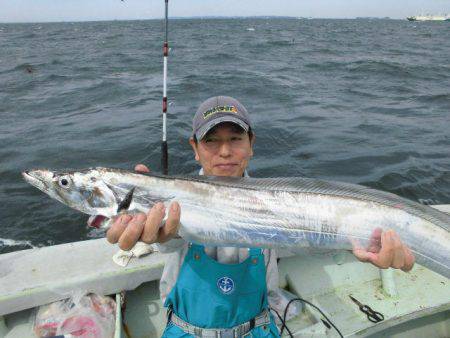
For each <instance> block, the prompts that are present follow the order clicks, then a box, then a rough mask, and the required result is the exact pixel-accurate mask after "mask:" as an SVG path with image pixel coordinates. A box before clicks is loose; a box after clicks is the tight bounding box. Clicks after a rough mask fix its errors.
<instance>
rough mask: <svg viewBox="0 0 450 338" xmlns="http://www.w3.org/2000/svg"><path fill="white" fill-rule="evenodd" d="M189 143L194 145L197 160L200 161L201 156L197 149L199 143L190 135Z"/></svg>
mask: <svg viewBox="0 0 450 338" xmlns="http://www.w3.org/2000/svg"><path fill="white" fill-rule="evenodd" d="M189 144H190V145H191V147H192V150H193V151H194V154H195V160H196V161H197V162H198V161H200V157H199V156H198V151H197V143H195V141H194V138H193V137H190V138H189Z"/></svg>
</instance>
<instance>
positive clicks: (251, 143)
mask: <svg viewBox="0 0 450 338" xmlns="http://www.w3.org/2000/svg"><path fill="white" fill-rule="evenodd" d="M255 139H256V136H255V134H254V133H252V137H251V138H250V149H251V152H250V157H252V156H253V145H254V144H255Z"/></svg>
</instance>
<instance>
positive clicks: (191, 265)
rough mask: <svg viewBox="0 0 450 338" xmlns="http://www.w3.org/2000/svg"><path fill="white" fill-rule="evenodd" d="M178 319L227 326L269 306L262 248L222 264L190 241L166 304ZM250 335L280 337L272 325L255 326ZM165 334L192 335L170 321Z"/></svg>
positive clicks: (214, 326)
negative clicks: (231, 262)
mask: <svg viewBox="0 0 450 338" xmlns="http://www.w3.org/2000/svg"><path fill="white" fill-rule="evenodd" d="M164 306H165V307H168V308H170V309H171V310H172V311H173V313H175V314H176V315H177V316H178V317H179V318H181V319H182V320H184V321H185V322H188V323H189V324H191V325H194V326H197V327H201V328H220V329H228V328H232V327H234V326H237V325H240V324H242V323H245V322H247V321H249V320H251V319H253V318H255V317H256V316H258V315H259V314H260V313H261V312H262V311H263V310H265V309H267V308H268V301H267V287H266V267H265V263H264V255H263V253H262V250H261V249H249V257H248V258H247V259H246V260H245V261H243V262H241V263H238V264H221V263H219V262H217V261H216V260H214V259H213V258H211V257H209V256H208V255H207V254H206V253H205V248H204V247H203V246H202V245H197V244H190V247H189V250H188V252H187V254H186V256H185V258H184V262H183V265H182V266H181V269H180V273H179V276H178V280H177V282H176V284H175V286H174V287H173V289H172V290H171V292H170V293H169V295H168V296H167V299H166V301H165V303H164ZM250 333H251V335H249V336H250V337H279V333H278V329H277V327H276V325H275V323H274V321H273V318H271V323H270V324H269V325H265V326H260V327H255V328H253V329H252V330H251V331H250ZM163 337H168V338H169V337H192V335H190V334H188V333H185V332H184V331H183V330H181V329H180V328H179V327H178V326H176V325H174V324H173V323H170V322H169V323H168V325H167V327H166V330H165V331H164V334H163Z"/></svg>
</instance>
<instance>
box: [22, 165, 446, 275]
mask: <svg viewBox="0 0 450 338" xmlns="http://www.w3.org/2000/svg"><path fill="white" fill-rule="evenodd" d="M23 176H24V178H25V180H26V181H28V182H29V183H30V184H32V185H34V186H35V187H37V188H39V189H40V190H42V191H43V192H45V193H47V194H48V195H50V196H51V197H52V198H55V199H57V200H59V201H60V202H62V203H64V204H66V205H68V206H70V207H72V208H74V209H76V210H79V211H81V212H84V213H86V214H89V215H92V216H96V217H94V218H96V219H101V218H110V217H112V216H115V215H117V213H118V212H120V210H122V209H127V210H128V211H129V212H146V211H148V210H149V208H151V207H152V206H153V205H154V204H155V203H157V202H163V203H164V204H165V205H166V206H167V205H168V204H169V203H170V202H171V201H178V202H179V203H180V205H181V227H180V232H179V233H180V235H181V236H182V237H183V238H184V239H185V240H187V241H191V242H198V243H204V244H207V245H218V246H240V247H271V248H287V249H296V248H301V247H310V246H315V247H320V248H330V249H352V247H353V246H354V245H361V246H368V245H369V243H370V241H371V237H372V234H374V232H375V231H380V230H387V229H393V230H395V231H396V232H397V233H398V234H399V235H400V237H401V238H402V241H403V242H404V243H406V244H407V245H408V246H409V247H410V249H411V250H412V251H413V253H414V255H415V256H416V260H417V261H418V262H419V263H420V264H422V265H424V266H426V267H428V268H430V269H431V270H433V271H436V272H438V273H440V274H441V275H443V276H445V277H447V278H450V232H449V229H450V216H449V215H447V214H445V213H443V212H440V211H438V210H435V209H433V208H431V207H428V206H424V205H421V204H418V203H415V202H412V201H410V200H407V199H404V198H401V197H398V196H396V195H394V194H391V193H387V192H382V191H378V190H374V189H370V188H367V187H364V186H360V185H355V184H348V183H338V182H328V181H322V180H316V179H308V178H236V177H205V176H185V177H182V176H180V177H175V176H160V175H154V174H137V173H133V172H128V171H124V170H118V169H108V168H93V169H87V170H80V171H58V172H56V171H49V170H32V171H28V172H24V173H23ZM97 223H98V222H97Z"/></svg>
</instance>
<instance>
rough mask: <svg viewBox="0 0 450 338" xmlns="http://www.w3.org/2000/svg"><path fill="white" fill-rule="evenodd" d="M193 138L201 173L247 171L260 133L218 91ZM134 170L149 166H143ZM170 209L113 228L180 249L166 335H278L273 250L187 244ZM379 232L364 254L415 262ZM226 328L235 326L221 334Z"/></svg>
mask: <svg viewBox="0 0 450 338" xmlns="http://www.w3.org/2000/svg"><path fill="white" fill-rule="evenodd" d="M189 142H190V144H191V146H192V149H193V151H194V154H195V159H196V160H197V161H198V162H199V163H200V164H201V166H202V169H201V171H200V174H204V175H210V176H237V177H241V176H246V175H247V173H246V168H247V165H248V162H249V160H250V158H251V157H252V156H253V144H254V142H255V136H254V134H253V130H252V128H251V122H250V118H249V116H248V112H247V110H246V109H245V107H244V106H243V105H242V104H241V103H240V102H239V101H237V100H235V99H233V98H231V97H225V96H218V97H213V98H210V99H208V100H206V101H205V102H203V103H202V104H201V105H200V107H199V109H198V110H197V113H196V114H195V116H194V120H193V136H192V137H191V138H190V140H189ZM135 169H136V170H137V171H141V172H148V168H147V167H145V166H144V165H137V166H136V168H135ZM165 212H166V210H165V207H164V205H162V204H161V203H159V204H157V205H155V206H154V207H153V208H152V209H151V210H150V211H149V212H148V214H147V215H145V214H138V215H136V216H134V217H131V216H129V215H123V216H121V217H119V218H118V219H117V220H116V221H115V223H114V224H113V226H112V227H111V228H110V230H109V231H108V233H107V237H108V240H109V241H110V242H111V243H117V242H118V243H119V246H120V248H121V249H124V250H128V249H130V248H132V247H133V246H134V244H135V243H136V241H137V240H141V241H144V242H147V243H159V247H160V251H161V252H172V253H173V255H172V256H171V258H170V259H169V260H168V262H167V264H166V266H165V268H164V272H163V275H162V278H161V283H160V291H161V298H162V299H163V302H164V305H165V306H166V307H168V308H169V324H168V326H167V328H166V330H165V332H164V335H163V336H164V337H191V336H193V335H194V333H195V335H200V336H201V335H203V336H215V334H216V332H215V330H213V328H216V329H217V328H219V329H230V328H231V329H232V330H233V332H232V333H234V334H236V336H241V335H244V334H246V333H249V332H251V334H252V336H253V337H267V336H273V337H278V336H279V333H278V331H277V328H276V326H275V324H274V321H273V318H272V317H271V316H270V315H269V314H268V306H269V305H270V306H271V308H275V309H277V308H279V306H280V302H279V301H278V299H277V295H278V293H277V291H278V269H277V265H276V255H275V252H274V250H268V249H266V250H258V249H242V248H241V249H239V248H211V247H207V248H205V247H203V246H201V245H195V244H190V243H186V242H185V241H184V240H183V239H181V238H176V236H177V230H178V226H179V221H180V213H181V210H180V206H179V205H178V203H176V202H174V203H172V204H171V205H170V209H169V211H168V218H167V220H166V222H165V225H164V226H163V227H161V228H160V227H159V225H160V224H161V222H162V221H163V218H164V215H165ZM375 236H376V237H378V238H376V239H378V241H374V243H381V245H376V244H375V245H374V246H373V247H372V248H370V250H369V251H367V250H365V249H363V248H357V249H355V250H354V254H355V256H356V257H357V258H358V259H360V260H361V261H367V262H371V263H372V264H374V265H376V266H378V267H381V268H387V267H394V268H400V269H402V270H405V271H408V270H410V269H411V268H412V266H413V264H414V257H413V255H412V254H411V251H410V250H409V249H408V248H407V247H406V246H405V245H404V244H403V243H402V242H401V241H400V239H399V237H398V235H397V234H396V233H394V232H393V231H386V232H384V233H378V234H375ZM380 237H381V238H380ZM211 258H212V259H211ZM238 263H239V264H238ZM200 332H201V334H200ZM225 333H228V334H229V333H230V331H229V330H228V331H225V332H221V335H224V334H225ZM217 336H218V334H217Z"/></svg>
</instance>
